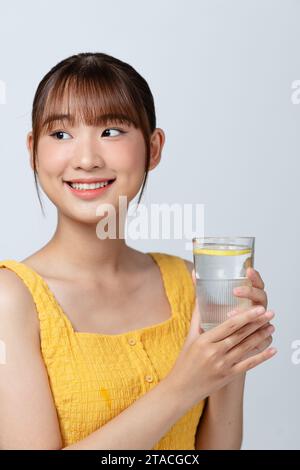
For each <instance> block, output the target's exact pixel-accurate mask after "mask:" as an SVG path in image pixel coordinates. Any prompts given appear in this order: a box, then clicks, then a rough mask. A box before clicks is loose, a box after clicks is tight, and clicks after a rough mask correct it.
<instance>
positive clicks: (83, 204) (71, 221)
mask: <svg viewBox="0 0 300 470" xmlns="http://www.w3.org/2000/svg"><path fill="white" fill-rule="evenodd" d="M164 141H165V135H164V132H163V130H162V129H160V128H156V117H155V108H154V102H153V97H152V94H151V91H150V89H149V87H148V84H147V82H146V81H145V80H144V79H143V78H142V77H141V75H139V74H138V73H137V72H136V70H134V68H132V67H131V66H130V65H129V64H127V63H125V62H122V61H121V60H118V59H116V58H114V57H112V56H109V55H107V54H102V53H81V54H78V55H74V56H72V57H68V58H67V59H65V60H63V61H61V62H60V63H58V64H57V65H56V66H55V67H53V68H52V69H51V70H50V71H49V72H48V73H47V74H46V75H45V77H44V78H43V79H42V81H41V82H40V84H39V86H38V88H37V91H36V94H35V97H34V102H33V110H32V131H31V132H29V134H28V138H27V146H28V150H29V153H30V161H31V167H32V169H33V172H34V178H35V184H36V187H37V190H38V185H37V177H38V181H39V184H40V185H41V187H42V188H43V190H44V192H45V193H46V195H47V196H48V197H49V199H50V200H51V201H52V202H53V204H55V206H56V208H57V227H56V231H55V233H54V235H53V237H52V238H51V240H50V241H49V242H48V243H47V244H46V245H45V246H42V247H41V248H40V249H39V250H38V251H36V252H35V253H33V254H32V255H31V256H29V257H27V258H26V259H24V260H22V261H17V260H14V259H7V260H3V261H1V262H0V267H1V268H2V269H1V270H0V331H1V341H2V342H3V344H5V348H6V362H5V364H1V365H0V422H1V426H0V447H1V448H3V449H172V450H175V449H195V448H196V449H234V448H240V445H241V440H242V404H243V387H244V379H245V373H246V371H247V370H249V369H251V368H253V367H255V366H257V365H259V364H260V363H262V362H263V361H265V360H267V359H269V358H270V357H272V356H273V355H274V353H275V352H276V351H275V350H274V348H273V349H272V348H269V345H270V343H271V341H272V336H271V333H272V331H273V327H272V326H271V325H270V323H269V320H270V319H271V318H272V317H273V315H274V313H273V312H272V311H266V307H267V296H266V293H265V291H264V283H263V281H262V279H261V277H260V275H259V273H258V272H257V271H255V270H254V269H248V272H247V275H248V276H249V278H250V279H251V281H252V286H253V287H252V288H243V289H242V291H241V293H240V294H239V295H240V296H242V297H247V298H249V299H251V300H252V303H253V308H251V309H250V310H247V311H245V312H243V313H239V314H238V315H233V316H232V317H231V318H228V320H226V321H225V322H224V323H223V324H221V325H219V326H218V327H216V328H214V329H213V330H211V331H209V332H206V333H203V330H201V328H200V314H199V310H198V306H197V302H196V301H195V300H196V299H195V277H194V273H193V265H192V263H191V262H190V261H187V260H185V259H183V258H181V257H179V256H174V255H169V254H166V253H160V252H155V253H154V252H152V253H142V252H139V251H137V250H134V249H133V248H130V247H129V246H127V245H126V243H125V239H124V237H122V236H120V233H121V228H122V222H121V223H120V226H118V225H117V236H116V237H109V238H104V237H100V236H99V233H98V230H97V227H98V222H99V221H100V220H101V217H103V214H102V215H97V209H98V208H99V206H100V205H101V204H110V205H111V206H112V207H113V208H115V210H116V214H119V196H126V197H127V207H128V203H129V202H130V201H131V200H132V199H133V198H134V197H135V196H136V195H137V194H138V191H139V190H140V188H141V186H142V191H141V194H140V198H141V195H142V192H143V190H144V186H145V183H146V179H147V176H148V171H150V170H152V169H154V168H155V167H156V166H157V165H158V163H159V161H160V159H161V153H162V148H163V145H164ZM101 180H102V181H105V183H104V184H97V183H96V182H99V181H101ZM90 183H93V185H92V186H89V184H90ZM38 194H39V193H38ZM140 198H139V201H138V202H140ZM123 222H124V221H123Z"/></svg>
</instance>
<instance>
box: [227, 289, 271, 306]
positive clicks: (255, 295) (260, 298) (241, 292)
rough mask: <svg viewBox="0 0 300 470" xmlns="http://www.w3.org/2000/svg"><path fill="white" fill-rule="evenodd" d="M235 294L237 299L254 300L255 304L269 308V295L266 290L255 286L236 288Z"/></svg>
mask: <svg viewBox="0 0 300 470" xmlns="http://www.w3.org/2000/svg"><path fill="white" fill-rule="evenodd" d="M233 294H234V295H236V296H237V297H243V298H246V299H249V300H252V302H254V303H255V304H259V305H263V306H264V307H265V308H266V307H267V303H268V298H267V294H266V292H265V291H264V290H262V289H260V288H257V287H253V286H252V287H251V286H240V287H235V288H234V289H233Z"/></svg>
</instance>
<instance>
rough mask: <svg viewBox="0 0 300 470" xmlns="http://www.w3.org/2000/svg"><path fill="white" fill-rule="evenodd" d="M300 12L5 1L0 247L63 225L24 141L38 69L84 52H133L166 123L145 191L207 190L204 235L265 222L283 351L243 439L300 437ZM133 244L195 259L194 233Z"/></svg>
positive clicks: (13, 248) (2, 251) (248, 416)
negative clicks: (295, 96)
mask: <svg viewBox="0 0 300 470" xmlns="http://www.w3.org/2000/svg"><path fill="white" fill-rule="evenodd" d="M299 18H300V2H299V1H297V0H294V1H292V0H281V1H276V0H273V1H271V0H249V1H247V0H243V1H241V0H236V1H233V0H228V1H216V0H207V1H199V0H185V1H175V0H164V1H162V0H152V1H147V2H146V1H140V0H139V1H138V0H127V1H126V2H125V1H121V0H114V1H113V2H106V1H92V0H84V1H83V0H82V1H78V0H72V1H71V0H70V1H67V0H65V1H61V0H60V1H57V0H51V1H49V0H47V1H46V0H43V1H42V2H38V1H33V0H27V1H26V2H23V1H15V0H10V1H9V2H8V1H2V0H1V2H0V80H2V81H4V82H5V85H6V102H5V103H3V104H0V159H1V160H0V161H1V167H0V168H1V186H0V201H1V238H0V258H1V259H7V258H13V259H17V260H21V259H23V258H25V257H27V256H29V254H31V253H33V252H35V251H37V249H39V248H40V247H41V246H42V245H43V244H45V243H46V242H47V241H48V240H49V238H50V237H51V236H52V234H53V232H54V229H55V225H56V210H55V208H54V207H53V206H52V204H51V203H50V202H49V201H48V200H47V199H46V197H44V198H43V201H44V205H45V207H46V214H47V217H46V219H45V218H43V217H42V214H41V211H40V206H39V203H38V198H37V195H36V192H35V187H34V182H33V181H34V180H33V175H32V171H31V168H30V165H29V159H28V154H27V149H26V147H25V138H26V133H27V132H28V131H29V130H30V118H31V116H30V114H31V106H32V100H33V96H34V92H35V90H36V87H37V85H38V83H39V81H40V80H41V78H42V77H43V76H44V75H45V74H46V72H47V71H48V70H49V69H50V68H51V67H52V66H53V65H55V64H56V63H57V62H59V61H60V60H62V59H64V58H66V57H67V56H69V55H72V54H75V53H78V52H89V51H91V52H95V51H98V52H105V53H108V54H110V55H113V56H115V57H117V58H120V59H121V60H123V61H126V62H128V63H130V64H131V65H132V66H133V67H134V68H136V70H137V71H138V72H139V73H141V74H142V75H143V76H144V78H145V79H146V80H147V82H148V84H149V86H150V88H151V90H152V93H153V95H154V99H155V104H156V113H157V126H158V127H162V128H163V129H164V131H165V133H166V144H165V147H164V151H163V156H162V161H161V163H160V164H159V166H158V167H157V168H156V169H155V170H154V171H152V172H150V175H149V176H150V178H149V182H148V187H147V191H146V193H145V196H144V198H143V201H144V202H147V203H150V202H156V203H163V202H165V203H167V202H169V203H173V202H178V203H195V204H196V203H202V204H205V234H206V235H211V236H213V235H244V236H247V235H254V236H256V253H255V265H256V269H258V270H259V272H260V273H261V275H262V277H263V279H264V281H265V284H266V290H267V293H268V296H269V308H272V309H273V310H274V311H275V313H276V318H275V320H274V321H273V323H274V324H275V326H276V333H275V335H274V342H273V344H274V346H276V347H277V348H278V350H279V351H278V353H277V355H276V356H275V357H274V358H273V359H272V360H271V361H268V362H267V363H265V364H263V365H261V366H260V367H259V368H256V369H255V370H252V371H250V372H249V373H248V377H247V385H246V394H245V424H244V427H245V432H244V443H243V448H244V449H263V448H266V449H292V448H298V449H299V447H300V445H299V442H300V440H299V418H300V411H299V404H300V398H299V397H300V380H299V378H300V364H299V365H296V364H293V362H292V360H291V357H292V352H293V350H292V348H291V344H292V342H293V341H294V340H297V339H299V340H300V320H299V313H300V312H299V306H298V301H297V295H299V274H300V269H299V252H298V244H299V232H300V230H299V210H298V201H299V197H298V194H299V185H298V181H299V153H300V104H298V105H297V104H293V103H292V100H291V95H292V88H291V87H292V83H293V81H294V80H299V79H300V28H299ZM129 244H131V245H133V246H135V247H136V248H138V249H140V250H141V251H164V252H169V253H172V254H178V255H180V256H183V257H185V258H187V259H190V260H192V255H191V252H190V251H187V250H186V249H185V243H184V242H183V241H178V240H177V241H173V242H172V241H171V242H170V241H169V240H152V241H150V240H149V241H145V240H143V241H136V242H134V243H130V242H129Z"/></svg>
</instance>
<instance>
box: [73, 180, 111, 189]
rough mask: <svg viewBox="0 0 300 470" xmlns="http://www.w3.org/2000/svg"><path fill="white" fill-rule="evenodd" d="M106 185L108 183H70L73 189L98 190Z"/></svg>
mask: <svg viewBox="0 0 300 470" xmlns="http://www.w3.org/2000/svg"><path fill="white" fill-rule="evenodd" d="M107 185H108V181H105V182H103V183H92V184H86V183H84V184H82V183H70V186H72V188H74V189H82V190H84V189H98V188H103V187H104V186H107Z"/></svg>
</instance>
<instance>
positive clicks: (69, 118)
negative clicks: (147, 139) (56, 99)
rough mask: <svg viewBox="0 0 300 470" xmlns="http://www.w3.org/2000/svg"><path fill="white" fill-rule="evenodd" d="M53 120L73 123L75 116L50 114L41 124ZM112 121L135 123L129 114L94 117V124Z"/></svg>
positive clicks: (104, 123)
mask: <svg viewBox="0 0 300 470" xmlns="http://www.w3.org/2000/svg"><path fill="white" fill-rule="evenodd" d="M53 121H58V122H63V121H66V122H68V123H71V124H74V122H75V117H74V116H73V115H71V114H51V115H50V116H48V117H47V118H46V119H45V121H44V124H43V125H44V126H46V125H47V124H50V123H51V122H53ZM112 122H125V123H127V124H129V125H131V124H132V125H134V126H135V125H136V124H135V122H134V121H133V120H132V119H131V118H130V117H129V116H126V115H124V114H112V113H111V114H101V115H99V116H97V117H96V119H95V123H96V125H106V124H108V123H112Z"/></svg>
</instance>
